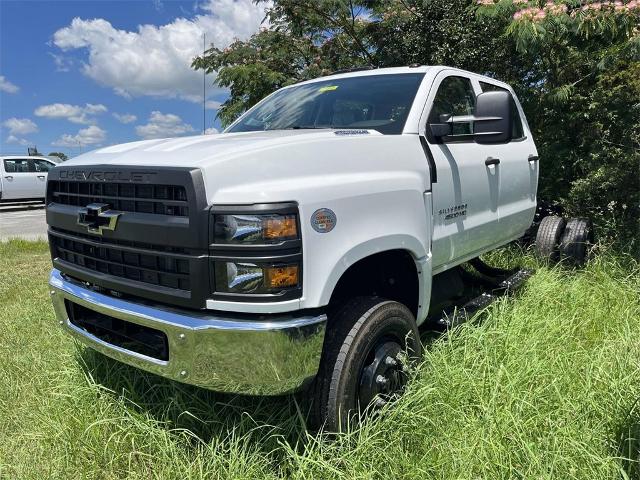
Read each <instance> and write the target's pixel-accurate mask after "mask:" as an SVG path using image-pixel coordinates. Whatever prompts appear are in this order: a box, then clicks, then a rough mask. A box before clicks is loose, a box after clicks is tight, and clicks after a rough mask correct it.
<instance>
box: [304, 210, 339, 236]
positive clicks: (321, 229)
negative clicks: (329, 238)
mask: <svg viewBox="0 0 640 480" xmlns="http://www.w3.org/2000/svg"><path fill="white" fill-rule="evenodd" d="M337 221H338V218H337V217H336V214H335V213H333V210H330V209H328V208H320V209H318V210H316V211H315V212H313V215H311V226H312V227H313V229H314V230H315V231H316V232H318V233H329V232H330V231H331V230H333V228H334V227H335V226H336V223H337Z"/></svg>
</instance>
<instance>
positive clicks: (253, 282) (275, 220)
mask: <svg viewBox="0 0 640 480" xmlns="http://www.w3.org/2000/svg"><path fill="white" fill-rule="evenodd" d="M211 215H212V218H211V220H212V221H211V222H210V230H209V255H210V257H211V263H210V273H211V277H210V279H211V287H212V289H211V290H212V292H211V293H212V294H213V298H214V299H216V300H226V301H244V302H281V301H286V300H293V299H297V298H300V297H301V296H302V237H301V232H300V217H299V212H298V205H297V204H296V203H294V202H282V203H259V204H253V205H214V206H213V207H211Z"/></svg>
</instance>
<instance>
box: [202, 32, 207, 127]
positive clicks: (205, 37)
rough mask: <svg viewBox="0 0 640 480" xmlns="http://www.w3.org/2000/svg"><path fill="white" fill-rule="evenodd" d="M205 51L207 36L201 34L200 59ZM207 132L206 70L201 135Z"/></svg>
mask: <svg viewBox="0 0 640 480" xmlns="http://www.w3.org/2000/svg"><path fill="white" fill-rule="evenodd" d="M206 51H207V34H206V33H204V32H203V33H202V59H203V60H204V54H205V52H206ZM206 131H207V69H206V68H203V69H202V134H203V135H204V134H205V132H206Z"/></svg>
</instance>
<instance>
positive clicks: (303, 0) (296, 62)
mask: <svg viewBox="0 0 640 480" xmlns="http://www.w3.org/2000/svg"><path fill="white" fill-rule="evenodd" d="M639 15H640V1H638V0H631V1H626V0H625V1H624V2H623V1H617V2H594V1H584V0H583V1H579V0H565V1H552V0H547V1H527V0H495V1H494V0H479V1H475V2H474V1H471V0H369V1H367V0H361V1H348V0H314V1H311V0H275V1H274V2H273V6H272V8H271V9H270V10H269V12H268V19H269V24H270V27H269V28H268V29H262V30H261V31H260V32H258V33H256V34H255V35H253V36H252V37H251V38H250V39H249V40H247V41H236V42H234V43H233V44H232V45H230V46H229V47H227V48H225V49H224V50H220V49H218V48H216V47H215V45H214V46H212V48H210V49H209V50H208V51H207V52H206V53H205V55H204V56H203V57H199V58H196V59H195V60H194V62H193V67H194V68H196V69H205V70H206V71H207V73H212V72H214V71H215V72H218V73H217V75H218V76H217V83H218V84H219V85H220V86H223V87H227V88H229V90H230V97H229V99H228V100H227V101H226V102H225V103H224V104H223V105H222V108H221V109H220V111H219V116H220V119H221V121H222V123H223V125H228V124H229V123H231V122H232V121H233V120H234V119H235V118H237V117H238V116H239V115H240V114H242V112H244V111H246V110H247V109H248V108H250V107H251V106H253V105H254V104H255V103H256V102H258V101H259V100H260V99H262V98H263V97H264V96H266V95H268V94H269V93H271V92H272V91H274V90H276V89H278V88H281V87H283V86H285V85H289V84H292V83H295V82H298V81H301V80H306V79H310V78H315V77H318V76H321V75H326V74H328V73H330V72H332V71H335V70H339V69H343V68H352V67H363V66H372V67H387V66H398V65H409V64H412V63H418V64H434V65H437V64H444V65H450V66H455V67H459V68H464V69H467V70H472V71H476V72H479V73H483V74H487V75H490V76H493V77H496V78H499V79H501V80H504V81H506V82H508V83H510V84H511V85H513V87H514V88H515V90H516V92H517V94H518V97H519V99H520V101H521V102H522V104H523V108H524V110H525V112H526V114H527V119H528V121H529V124H530V126H531V129H532V131H533V133H534V137H535V140H536V144H537V145H538V149H539V151H540V154H541V181H540V194H541V197H542V198H545V199H547V200H552V201H559V202H561V203H562V204H563V205H564V206H565V207H566V208H567V212H568V214H571V215H585V216H586V215H588V216H592V217H593V218H594V219H595V220H596V221H597V224H598V232H599V234H600V235H601V236H604V237H612V238H614V237H616V238H619V239H622V240H624V241H625V242H626V243H627V245H629V244H631V246H632V247H633V248H635V250H636V252H638V251H640V244H639V242H638V239H637V237H638V234H639V233H640V219H639V217H640V211H639V210H640V198H639V191H640V188H639V187H640V186H639V185H638V182H639V181H640V179H639V172H638V168H639V164H640V159H639V151H640V146H639V145H640V138H639V135H640V67H639V63H638V60H639V52H640V40H639V36H640V28H639V27H638V24H639V22H638V20H639V18H640V17H639Z"/></svg>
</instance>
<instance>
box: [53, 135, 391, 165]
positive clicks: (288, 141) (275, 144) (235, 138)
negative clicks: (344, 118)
mask: <svg viewBox="0 0 640 480" xmlns="http://www.w3.org/2000/svg"><path fill="white" fill-rule="evenodd" d="M360 132H363V131H360ZM368 132H369V134H371V133H373V134H377V135H380V134H379V133H378V132H375V131H368ZM335 136H336V135H335V133H334V130H331V129H323V130H272V131H261V132H244V133H223V134H219V135H198V136H192V137H179V138H163V139H157V140H144V141H141V142H131V143H123V144H120V145H113V146H110V147H106V148H102V149H99V150H94V151H91V152H88V153H86V154H84V155H81V156H78V157H76V158H74V159H73V160H70V161H68V162H66V163H65V165H77V166H81V165H97V164H109V165H148V166H174V167H175V166H180V167H203V166H209V165H211V164H212V163H217V162H219V161H225V160H229V157H234V158H237V157H240V156H243V155H246V154H248V153H256V152H258V151H260V150H263V149H270V148H282V147H287V146H292V145H295V144H300V143H306V142H315V141H319V140H326V139H329V138H335ZM239 169H241V167H240V166H239Z"/></svg>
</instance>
